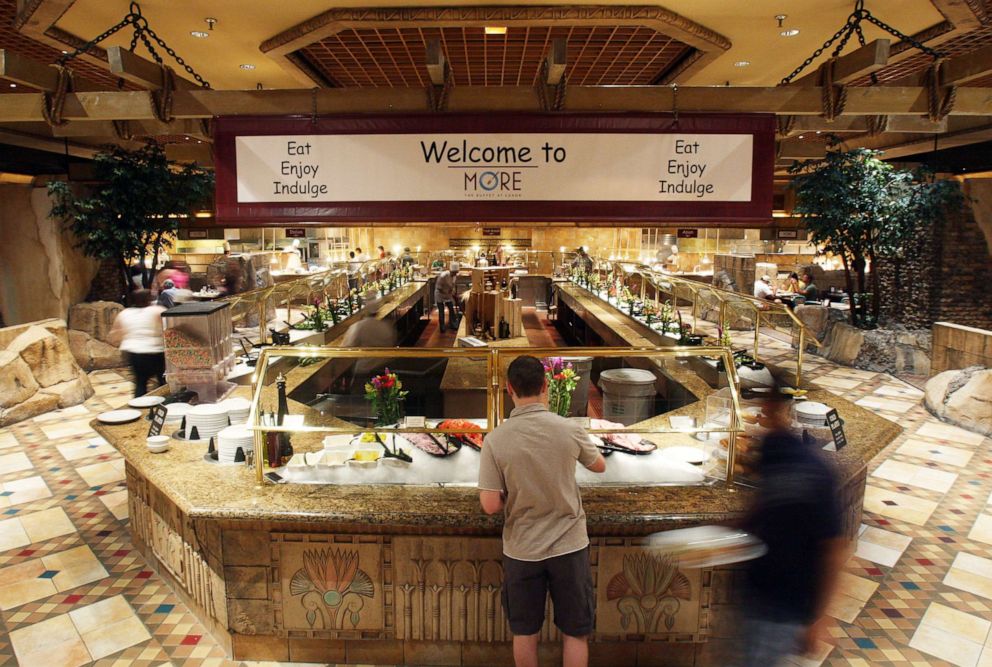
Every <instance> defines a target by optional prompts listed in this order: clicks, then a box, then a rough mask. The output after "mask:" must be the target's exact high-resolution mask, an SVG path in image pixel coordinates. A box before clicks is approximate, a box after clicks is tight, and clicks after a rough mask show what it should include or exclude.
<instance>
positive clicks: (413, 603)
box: [393, 537, 510, 642]
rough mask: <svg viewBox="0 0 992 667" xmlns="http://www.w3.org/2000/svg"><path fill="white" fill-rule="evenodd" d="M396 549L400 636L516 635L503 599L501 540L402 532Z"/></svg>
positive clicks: (482, 638) (481, 639)
mask: <svg viewBox="0 0 992 667" xmlns="http://www.w3.org/2000/svg"><path fill="white" fill-rule="evenodd" d="M393 553H394V554H395V559H394V563H393V567H394V570H395V573H396V579H395V581H396V583H395V586H394V591H395V595H396V608H395V617H396V637H397V639H415V640H452V641H472V642H491V641H507V640H509V639H510V634H509V630H508V628H507V627H506V622H505V619H504V617H503V609H502V606H501V604H500V590H501V587H502V578H503V574H502V564H501V560H500V559H501V554H502V547H501V542H500V540H498V539H494V538H461V539H459V538H455V537H424V538H421V537H396V538H394V539H393Z"/></svg>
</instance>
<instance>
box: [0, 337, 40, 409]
mask: <svg viewBox="0 0 992 667" xmlns="http://www.w3.org/2000/svg"><path fill="white" fill-rule="evenodd" d="M39 388H40V387H39V386H38V383H37V382H36V381H35V379H34V375H32V374H31V367H30V366H28V365H27V364H26V363H24V360H23V359H21V355H19V354H15V353H14V352H8V351H7V350H4V351H2V352H0V408H9V407H11V406H12V405H17V404H18V403H23V402H24V401H26V400H27V399H29V398H31V396H33V395H34V393H35V392H36V391H38V389H39Z"/></svg>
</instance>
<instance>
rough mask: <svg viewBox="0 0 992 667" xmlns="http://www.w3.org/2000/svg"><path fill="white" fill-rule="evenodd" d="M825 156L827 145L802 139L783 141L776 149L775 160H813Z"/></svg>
mask: <svg viewBox="0 0 992 667" xmlns="http://www.w3.org/2000/svg"><path fill="white" fill-rule="evenodd" d="M826 154H827V145H826V144H824V143H822V142H819V141H809V140H802V139H783V140H781V141H779V142H778V146H777V147H776V152H775V159H776V160H779V161H783V160H814V159H817V158H821V157H824V156H825V155H826Z"/></svg>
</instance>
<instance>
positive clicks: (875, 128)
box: [865, 116, 889, 137]
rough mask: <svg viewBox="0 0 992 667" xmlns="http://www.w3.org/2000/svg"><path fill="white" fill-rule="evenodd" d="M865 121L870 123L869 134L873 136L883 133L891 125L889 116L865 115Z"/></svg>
mask: <svg viewBox="0 0 992 667" xmlns="http://www.w3.org/2000/svg"><path fill="white" fill-rule="evenodd" d="M865 121H867V123H868V135H869V136H872V137H877V136H878V135H880V134H882V133H883V132H885V129H886V128H887V127H888V126H889V117H888V116H865Z"/></svg>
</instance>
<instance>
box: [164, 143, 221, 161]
mask: <svg viewBox="0 0 992 667" xmlns="http://www.w3.org/2000/svg"><path fill="white" fill-rule="evenodd" d="M165 157H166V158H168V159H169V160H171V161H173V162H196V163H197V164H198V165H200V166H201V167H210V166H213V164H214V154H213V150H212V149H211V147H210V144H194V143H189V144H166V145H165Z"/></svg>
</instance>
